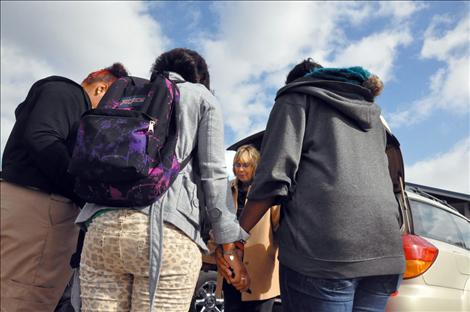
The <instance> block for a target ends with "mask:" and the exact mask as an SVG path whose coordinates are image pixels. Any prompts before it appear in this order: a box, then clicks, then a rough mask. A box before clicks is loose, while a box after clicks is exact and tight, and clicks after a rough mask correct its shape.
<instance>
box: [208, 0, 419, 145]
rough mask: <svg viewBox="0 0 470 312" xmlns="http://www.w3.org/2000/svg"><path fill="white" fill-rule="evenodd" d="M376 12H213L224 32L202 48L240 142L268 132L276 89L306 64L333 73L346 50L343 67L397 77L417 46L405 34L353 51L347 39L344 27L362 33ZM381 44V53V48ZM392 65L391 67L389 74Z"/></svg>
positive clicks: (277, 8) (266, 6) (300, 7)
mask: <svg viewBox="0 0 470 312" xmlns="http://www.w3.org/2000/svg"><path fill="white" fill-rule="evenodd" d="M375 6H376V5H375V4H374V3H357V2H335V3H326V2H255V3H251V2H250V3H247V2H223V3H217V4H215V6H214V8H213V11H214V12H215V13H216V14H217V15H218V16H219V27H218V29H219V32H218V33H217V34H213V35H211V37H210V38H209V37H206V38H205V39H204V38H202V39H201V40H200V44H199V45H200V47H201V52H202V54H203V55H204V56H205V57H206V59H207V61H208V63H209V66H210V71H211V75H212V79H211V80H212V81H213V86H212V87H213V89H215V91H216V95H217V96H218V97H219V99H220V100H221V103H222V105H223V109H224V114H225V122H226V124H227V126H228V127H229V128H230V129H231V130H232V131H233V132H234V133H235V136H236V137H235V139H238V138H240V137H242V136H245V135H248V134H251V133H253V132H255V131H256V130H259V129H261V128H263V127H264V126H265V122H266V120H267V116H268V112H269V110H270V107H271V105H272V103H273V100H274V94H273V93H274V91H275V89H277V88H279V87H280V86H282V84H283V83H284V79H285V75H286V74H287V73H288V71H289V69H290V68H291V67H292V66H293V65H294V64H296V63H298V62H300V61H301V60H302V59H305V58H307V57H314V59H315V60H316V61H317V62H319V63H321V64H323V65H326V66H328V65H330V64H331V63H332V62H331V59H332V55H333V53H334V52H336V51H338V50H340V51H341V50H343V52H342V53H339V54H338V57H337V59H336V60H335V61H338V62H339V63H340V65H343V64H346V63H349V59H348V58H349V57H351V59H353V60H354V64H352V65H364V66H368V67H370V68H371V70H374V71H376V72H377V73H378V74H381V75H383V76H384V77H386V78H388V77H390V76H392V74H391V65H392V64H393V60H394V58H395V55H396V52H397V49H398V47H400V46H403V45H406V44H408V43H409V42H410V41H411V36H410V35H409V33H408V31H407V30H404V31H389V33H379V34H377V35H374V36H372V37H370V38H367V39H365V40H359V41H358V42H357V43H352V44H350V43H349V41H348V39H347V38H346V37H345V35H344V33H343V31H342V29H343V26H344V25H345V24H353V25H358V24H360V23H361V22H362V21H364V20H366V19H368V14H367V12H370V11H371V10H372V8H373V7H375ZM340 24H341V25H340ZM375 42H378V43H379V44H381V45H380V46H378V47H376V46H375ZM371 48H373V49H374V50H376V51H377V53H376V54H375V55H374V57H365V55H366V54H367V53H365V52H366V51H365V50H364V49H371ZM358 62H359V63H360V64H358ZM387 63H388V64H390V65H389V66H383V64H387ZM350 64H351V63H350ZM334 65H335V66H336V65H338V64H334ZM266 90H269V91H266ZM267 92H271V93H270V94H268V93H267Z"/></svg>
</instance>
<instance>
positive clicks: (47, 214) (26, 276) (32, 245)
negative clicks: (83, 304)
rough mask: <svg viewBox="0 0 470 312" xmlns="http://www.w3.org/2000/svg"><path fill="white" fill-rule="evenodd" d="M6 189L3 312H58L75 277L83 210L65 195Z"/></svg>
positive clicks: (1, 238) (3, 198) (11, 186)
mask: <svg viewBox="0 0 470 312" xmlns="http://www.w3.org/2000/svg"><path fill="white" fill-rule="evenodd" d="M0 186H1V210H0V212H1V231H0V243H1V268H0V272H1V274H0V275H1V298H0V303H1V304H0V305H1V311H2V312H20V311H38V312H42V311H44V312H49V311H54V308H55V306H56V305H57V303H58V302H59V299H60V297H61V295H62V293H63V291H64V289H65V286H66V285H67V282H68V281H69V280H70V278H71V275H72V269H71V268H70V265H69V262H70V257H71V256H72V254H73V253H74V252H75V248H76V244H77V238H78V227H76V226H75V224H74V221H75V218H76V217H77V215H78V213H79V209H78V208H77V206H76V205H75V204H74V203H72V202H71V201H70V200H69V199H67V198H65V197H62V196H59V195H54V194H46V193H43V192H40V191H36V190H32V189H29V188H25V187H21V186H18V185H15V184H11V183H7V182H1V183H0Z"/></svg>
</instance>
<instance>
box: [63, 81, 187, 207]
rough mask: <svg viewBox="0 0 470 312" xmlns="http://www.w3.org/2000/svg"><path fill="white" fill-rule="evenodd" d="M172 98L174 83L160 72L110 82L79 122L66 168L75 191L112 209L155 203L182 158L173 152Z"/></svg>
mask: <svg viewBox="0 0 470 312" xmlns="http://www.w3.org/2000/svg"><path fill="white" fill-rule="evenodd" d="M178 102H179V91H178V88H177V86H176V84H175V83H174V82H172V81H170V80H169V79H168V78H167V77H165V76H164V75H156V78H155V79H154V80H152V81H148V80H146V79H142V78H137V77H126V78H120V79H118V80H117V81H116V82H114V83H113V84H112V85H111V87H110V88H109V90H108V92H107V93H106V94H105V95H104V96H103V98H102V99H101V101H100V103H99V104H98V107H97V108H96V109H91V110H89V111H88V112H86V113H85V114H83V116H82V118H81V120H80V126H79V129H78V133H77V140H76V144H75V148H74V150H73V155H72V159H71V162H70V166H69V172H70V173H71V174H72V175H74V176H75V177H76V180H75V189H74V191H75V193H76V194H77V195H78V196H80V197H81V198H82V199H83V200H85V201H87V202H91V203H96V204H101V205H109V206H117V207H125V206H145V205H150V204H152V203H153V202H155V201H157V200H158V198H159V197H160V196H161V195H162V194H163V193H164V192H165V191H166V190H167V189H168V188H169V187H170V185H171V183H172V182H173V181H174V179H175V178H176V176H177V175H178V173H179V171H180V170H181V169H182V168H183V167H184V166H185V165H186V163H187V161H188V160H186V161H185V162H183V163H179V162H178V160H177V158H176V154H175V147H176V140H177V127H176V116H175V105H177V104H178Z"/></svg>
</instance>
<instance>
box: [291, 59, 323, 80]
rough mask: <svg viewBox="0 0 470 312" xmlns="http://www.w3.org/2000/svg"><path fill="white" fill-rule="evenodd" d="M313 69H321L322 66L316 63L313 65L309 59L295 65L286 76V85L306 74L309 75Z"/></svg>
mask: <svg viewBox="0 0 470 312" xmlns="http://www.w3.org/2000/svg"><path fill="white" fill-rule="evenodd" d="M315 68H323V66H321V65H320V64H318V63H315V62H314V61H313V59H311V58H310V57H309V58H308V59H306V60H303V61H302V62H300V63H299V64H297V65H295V66H294V68H292V69H291V71H290V72H289V74H287V78H286V84H288V83H291V82H292V81H294V80H296V79H298V78H301V77H303V76H305V75H306V74H307V73H309V72H310V71H311V70H312V69H315Z"/></svg>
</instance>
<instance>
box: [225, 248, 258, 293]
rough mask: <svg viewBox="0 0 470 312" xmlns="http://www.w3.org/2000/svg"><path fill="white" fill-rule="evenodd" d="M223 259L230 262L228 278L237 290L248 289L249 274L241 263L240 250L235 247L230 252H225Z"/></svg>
mask: <svg viewBox="0 0 470 312" xmlns="http://www.w3.org/2000/svg"><path fill="white" fill-rule="evenodd" d="M224 259H225V260H226V262H227V263H228V264H230V270H231V273H232V274H231V276H230V279H229V280H228V281H229V282H230V283H231V284H232V285H233V286H234V287H235V288H236V289H238V290H239V291H248V292H251V291H250V290H249V287H250V283H251V280H250V276H249V275H248V271H247V270H246V267H245V265H244V264H243V260H242V259H243V254H242V252H241V250H239V249H235V250H233V252H232V253H227V252H225V254H224Z"/></svg>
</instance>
